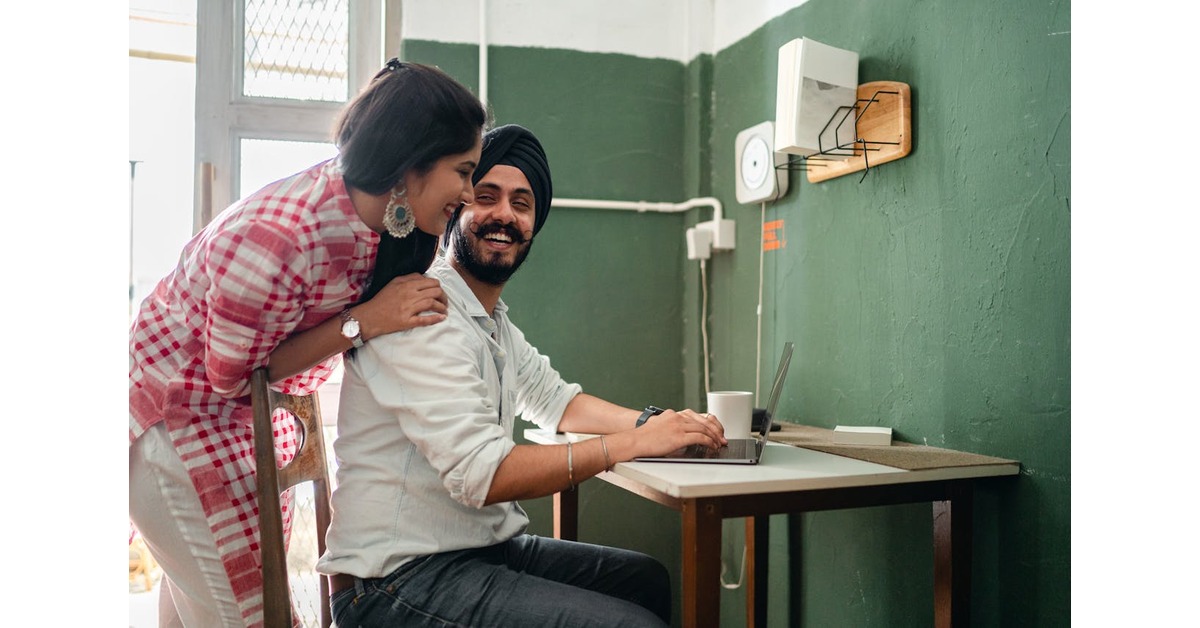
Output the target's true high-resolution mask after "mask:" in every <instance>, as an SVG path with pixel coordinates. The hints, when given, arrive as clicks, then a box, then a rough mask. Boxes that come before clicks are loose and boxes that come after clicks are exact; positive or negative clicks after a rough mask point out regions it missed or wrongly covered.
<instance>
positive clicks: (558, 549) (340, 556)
mask: <svg viewBox="0 0 1200 628" xmlns="http://www.w3.org/2000/svg"><path fill="white" fill-rule="evenodd" d="M472 180H473V181H474V183H475V202H474V203H473V204H471V205H468V206H466V207H464V208H463V209H461V210H460V213H459V214H458V215H456V216H455V217H454V218H452V219H451V225H450V227H448V229H447V232H446V236H445V241H444V244H445V245H446V253H445V256H444V257H443V258H440V259H438V260H437V261H435V262H434V264H433V266H432V267H431V268H430V269H429V271H428V272H427V273H426V275H427V276H429V277H434V278H436V279H438V280H439V281H440V282H441V284H442V288H443V289H444V290H445V292H446V294H447V296H448V299H449V305H450V307H449V315H448V318H447V319H446V320H445V321H443V322H442V323H439V324H437V325H429V326H423V327H418V328H414V329H412V330H408V331H405V332H399V333H394V334H388V335H385V336H379V337H376V338H374V339H372V340H371V341H369V342H368V343H367V344H366V345H364V346H363V347H361V348H359V349H357V350H356V354H355V355H354V356H353V357H352V358H350V359H348V360H347V361H346V373H345V377H344V379H343V382H342V390H341V406H340V408H339V411H338V437H337V439H336V440H335V442H334V451H335V454H336V457H337V462H338V470H337V489H336V490H335V491H334V494H333V512H334V517H333V522H332V525H331V526H330V529H329V532H328V535H327V539H326V545H327V548H328V549H327V550H326V552H325V555H324V556H323V557H322V558H321V560H320V562H319V563H318V565H317V568H318V570H319V571H321V572H322V573H328V574H332V582H333V587H332V589H333V595H332V599H331V604H332V606H333V615H334V621H335V622H336V623H337V625H340V626H400V625H403V626H413V625H429V626H434V625H436V626H445V625H455V626H557V625H561V626H572V627H576V626H663V625H666V624H669V622H670V614H671V609H670V599H671V589H670V578H669V576H668V574H667V572H666V569H665V568H664V567H663V566H662V565H661V564H660V563H658V561H656V560H654V559H653V558H651V557H649V556H646V555H644V554H641V553H637V552H632V551H628V550H623V549H616V548H609V547H602V546H596V545H590V544H585V543H576V542H569V541H559V540H555V539H547V538H543V537H536V536H532V535H528V534H525V528H526V526H527V525H528V523H529V519H528V517H527V516H526V515H525V512H524V511H523V510H522V509H521V507H520V505H519V504H518V503H517V500H519V499H532V498H536V497H542V496H545V495H550V494H553V493H556V492H558V491H562V490H569V489H573V488H574V486H575V485H577V484H579V483H580V482H582V481H583V480H585V479H587V478H590V477H592V476H593V475H596V474H597V473H599V472H601V471H603V470H605V469H608V468H611V467H612V465H613V464H615V463H617V462H622V461H626V460H631V459H633V458H635V457H638V456H650V455H660V454H665V453H668V452H671V451H674V450H677V449H679V448H681V447H686V446H688V445H693V444H700V445H704V446H707V447H712V448H716V447H719V446H721V445H723V444H724V443H725V442H726V441H725V438H724V434H723V430H722V429H721V425H720V423H719V422H717V421H716V420H715V419H714V418H713V417H712V416H710V415H705V414H698V413H696V412H693V411H691V410H683V411H680V412H675V411H672V410H665V411H664V410H659V409H658V408H654V407H653V406H651V407H650V408H647V409H646V410H644V411H643V410H634V409H630V408H624V407H621V406H617V405H615V404H612V403H609V402H607V401H604V400H602V399H599V398H597V397H593V396H591V395H588V394H585V393H583V392H581V389H580V387H579V386H578V385H577V384H570V383H567V382H565V381H563V379H562V378H561V377H560V376H559V374H558V373H557V372H556V371H555V370H554V369H553V368H552V367H551V366H550V361H549V360H548V359H547V358H546V357H545V356H543V355H541V354H540V353H538V351H537V349H536V348H534V347H533V346H532V345H530V344H529V343H528V342H527V341H526V340H525V337H524V335H523V334H522V333H521V330H520V329H518V328H517V327H515V326H514V325H513V324H512V323H511V322H510V321H509V319H508V315H507V310H508V308H507V306H506V305H505V303H504V302H503V301H502V300H501V299H500V293H501V291H502V290H503V287H504V284H505V282H506V281H507V280H508V279H509V277H511V275H512V273H513V272H515V271H516V269H517V268H518V267H519V266H520V265H521V263H522V262H523V261H524V260H525V257H526V256H527V255H528V253H529V249H530V247H531V246H532V241H533V237H534V235H536V234H537V232H538V231H539V230H540V229H541V227H542V225H543V224H544V223H545V221H546V218H547V216H548V215H549V211H550V199H551V197H552V194H553V192H552V186H551V181H550V172H549V168H548V166H547V164H546V157H545V153H544V152H543V150H542V146H541V144H540V143H539V142H538V140H537V138H536V137H534V135H533V134H532V133H530V132H529V131H528V130H526V129H524V128H522V127H520V126H517V125H507V126H503V127H500V128H497V129H494V130H492V131H490V132H489V133H488V134H487V135H486V136H485V137H484V146H483V152H482V157H481V159H480V164H479V165H478V167H477V168H476V170H475V173H474V175H473V177H472ZM516 415H521V417H522V418H523V419H525V420H527V421H531V422H533V423H535V424H536V425H538V426H539V427H542V428H545V429H551V430H558V431H572V432H585V433H592V434H602V435H603V436H601V437H599V438H592V439H589V440H586V441H582V442H578V443H574V444H573V445H558V446H546V445H517V444H516V443H515V442H514V441H513V437H512V434H513V425H514V419H515V417H516Z"/></svg>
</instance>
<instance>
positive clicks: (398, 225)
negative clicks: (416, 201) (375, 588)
mask: <svg viewBox="0 0 1200 628" xmlns="http://www.w3.org/2000/svg"><path fill="white" fill-rule="evenodd" d="M405 192H406V190H405V189H404V188H400V189H395V188H393V189H392V195H391V196H390V197H388V204H387V207H385V208H384V210H383V226H384V228H385V229H387V232H388V233H390V234H391V235H392V237H393V238H403V237H406V236H407V235H408V234H410V233H412V230H413V227H415V226H416V225H417V221H416V219H415V218H413V212H412V208H410V207H409V206H408V205H407V204H406V203H405V201H406V200H408V199H406V198H404V194H405Z"/></svg>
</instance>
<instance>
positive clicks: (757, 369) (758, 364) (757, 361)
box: [754, 201, 767, 407]
mask: <svg viewBox="0 0 1200 628" xmlns="http://www.w3.org/2000/svg"><path fill="white" fill-rule="evenodd" d="M759 223H760V225H759V228H758V232H759V234H760V235H759V236H758V237H759V242H758V308H756V310H755V311H756V313H757V315H758V332H757V334H758V335H757V337H756V338H755V339H754V344H755V349H754V405H755V407H758V406H759V404H761V403H762V402H761V401H760V400H759V390H760V386H761V384H760V383H759V382H761V381H762V319H763V256H764V253H765V252H766V249H765V247H764V246H763V243H762V235H761V234H762V233H763V231H764V230H765V229H766V228H767V202H766V201H763V202H762V204H761V205H760V209H759Z"/></svg>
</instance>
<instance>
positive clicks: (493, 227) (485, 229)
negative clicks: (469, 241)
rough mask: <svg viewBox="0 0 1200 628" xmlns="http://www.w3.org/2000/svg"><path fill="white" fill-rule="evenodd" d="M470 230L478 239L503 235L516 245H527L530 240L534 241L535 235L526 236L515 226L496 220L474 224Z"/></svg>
mask: <svg viewBox="0 0 1200 628" xmlns="http://www.w3.org/2000/svg"><path fill="white" fill-rule="evenodd" d="M468 229H469V230H470V232H471V233H472V234H474V235H475V237H476V238H485V237H487V236H490V235H493V234H497V233H499V234H503V235H506V236H508V237H509V238H510V239H511V240H512V241H513V243H514V244H525V243H526V242H528V241H529V240H532V239H533V234H530V235H529V236H526V235H525V234H524V233H522V232H521V230H519V229H517V228H516V227H515V226H514V225H512V224H507V223H502V222H499V221H495V220H494V221H492V222H488V223H485V224H482V225H475V224H472V225H471V226H470V227H468Z"/></svg>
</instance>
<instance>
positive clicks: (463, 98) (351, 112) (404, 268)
mask: <svg viewBox="0 0 1200 628" xmlns="http://www.w3.org/2000/svg"><path fill="white" fill-rule="evenodd" d="M486 120H487V113H486V111H485V110H484V108H483V104H482V103H480V101H479V99H478V98H476V97H475V95H474V94H472V93H471V92H470V90H468V89H467V88H466V87H464V86H463V85H462V84H461V83H459V82H458V81H456V80H454V79H453V78H451V76H450V75H449V74H446V73H445V72H443V71H442V70H440V69H438V68H435V67H433V66H429V65H423V64H420V63H401V62H400V61H398V60H396V59H392V60H390V61H388V63H387V66H386V67H384V68H383V69H382V70H380V71H379V73H378V74H376V75H375V77H374V78H373V79H371V83H370V84H368V85H367V87H366V88H365V89H363V90H362V92H360V93H359V94H358V95H357V96H355V97H354V99H353V100H351V101H350V103H349V104H348V105H347V106H346V108H345V109H343V110H342V114H341V115H340V116H339V118H338V121H337V124H336V125H335V126H334V144H335V145H336V146H337V148H338V161H339V164H340V166H341V170H342V176H343V178H344V179H345V181H346V184H347V185H350V186H353V187H355V188H358V189H360V190H362V191H363V192H366V193H368V194H376V195H377V194H383V193H385V192H387V191H388V190H390V189H392V188H393V187H395V186H396V184H397V183H399V182H400V181H401V180H403V179H404V175H405V174H406V173H408V172H409V171H414V172H416V173H418V174H423V173H426V172H429V171H430V170H431V169H432V168H433V166H434V164H436V163H437V161H438V160H439V159H441V158H443V157H445V156H447V155H454V154H457V153H464V152H466V151H468V150H471V148H472V147H474V146H475V143H476V142H478V141H479V137H480V133H481V132H482V130H483V126H484V123H485V122H486ZM437 240H438V237H437V236H433V235H429V234H427V233H424V232H422V231H421V230H419V229H417V230H414V231H413V232H412V233H410V234H409V235H408V237H406V238H399V239H398V238H394V237H392V236H390V235H387V234H384V235H383V237H382V238H381V239H380V242H379V251H378V252H377V253H376V254H375V270H374V272H373V273H372V275H371V283H370V285H369V286H368V287H367V290H366V292H365V293H364V294H363V296H362V299H360V302H362V301H367V300H369V299H370V298H371V297H373V296H375V294H376V293H378V292H379V290H380V289H382V288H383V287H384V286H385V285H387V283H388V282H389V281H391V280H392V279H393V278H395V277H398V276H400V275H406V274H409V273H414V272H418V273H420V272H425V271H426V270H427V269H428V268H429V265H430V264H431V263H432V262H433V257H434V255H435V254H436V253H437Z"/></svg>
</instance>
